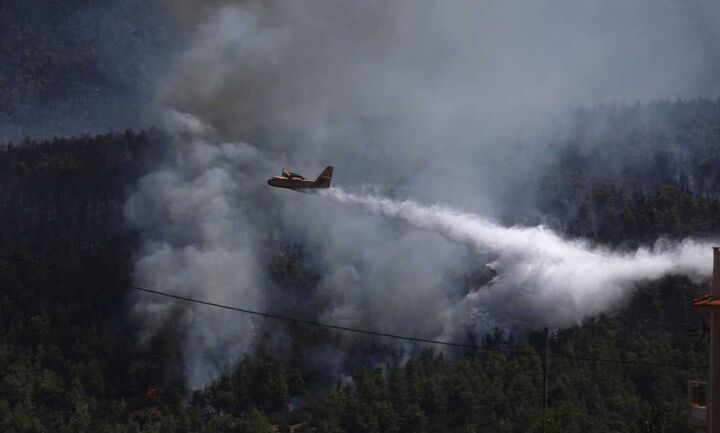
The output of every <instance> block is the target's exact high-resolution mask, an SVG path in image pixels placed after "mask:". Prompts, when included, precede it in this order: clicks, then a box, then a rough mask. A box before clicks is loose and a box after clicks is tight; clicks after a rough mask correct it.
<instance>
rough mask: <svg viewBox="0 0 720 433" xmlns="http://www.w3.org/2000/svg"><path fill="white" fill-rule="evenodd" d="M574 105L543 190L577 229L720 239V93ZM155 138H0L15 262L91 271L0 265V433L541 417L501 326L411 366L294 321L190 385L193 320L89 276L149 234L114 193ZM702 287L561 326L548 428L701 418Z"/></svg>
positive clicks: (523, 348)
mask: <svg viewBox="0 0 720 433" xmlns="http://www.w3.org/2000/svg"><path fill="white" fill-rule="evenodd" d="M578 116H580V117H579V119H580V121H579V122H578V129H577V131H576V133H575V134H571V136H570V137H569V138H568V140H567V142H562V143H558V146H559V147H560V149H562V150H561V152H560V155H561V157H560V158H559V159H558V162H557V167H556V169H555V170H553V171H552V176H548V177H547V178H546V179H545V180H544V182H543V183H542V188H541V193H540V196H539V197H538V202H539V203H544V205H543V206H545V207H544V211H545V213H546V214H548V215H550V216H552V217H553V218H556V220H557V221H559V222H558V226H559V227H561V228H562V229H563V230H565V232H566V233H567V234H568V236H582V237H585V238H588V239H590V240H591V241H592V242H595V243H598V244H607V245H613V246H615V247H618V248H631V247H636V246H638V245H647V244H648V243H653V242H655V240H656V239H658V238H662V237H664V238H669V239H682V238H684V237H687V236H699V237H703V236H717V235H718V234H720V218H719V217H720V195H719V193H720V177H718V171H717V168H716V167H718V162H720V161H718V160H717V159H718V158H720V152H718V150H720V149H719V148H720V141H719V140H720V138H718V137H720V103H719V102H718V101H707V100H692V101H678V102H673V103H671V102H659V103H655V104H650V105H636V106H627V107H597V108H596V109H594V110H590V111H588V112H582V113H579V114H578ZM598 125H600V126H598ZM593 131H595V132H593ZM163 142H164V138H163V137H162V134H159V133H157V132H155V131H144V132H139V133H135V132H132V131H127V132H125V133H120V134H106V135H97V136H81V137H70V138H55V139H48V140H31V139H27V140H25V141H24V142H22V143H17V144H10V143H5V144H3V145H1V146H0V251H1V253H2V255H3V257H7V256H12V257H27V258H31V259H33V260H37V261H40V262H42V263H45V264H49V265H52V266H54V267H58V268H61V269H65V270H69V271H75V272H81V273H84V274H88V273H89V274H92V276H93V277H95V280H94V281H93V280H87V279H82V278H73V277H71V276H68V275H67V274H60V273H57V272H51V271H48V270H44V269H40V268H37V267H34V266H31V265H29V264H27V263H23V262H17V261H9V260H6V259H3V260H0V431H3V432H18V433H19V432H50V431H52V432H90V431H92V432H139V431H148V432H152V431H157V432H271V431H285V432H289V431H293V432H298V433H300V432H311V431H314V432H338V433H339V432H348V433H356V432H358V433H359V432H483V431H488V432H528V431H539V430H540V426H541V422H542V412H541V407H542V405H541V396H542V357H541V356H540V355H541V354H542V351H543V346H544V336H543V335H542V334H541V333H530V334H528V335H513V336H512V337H511V338H507V337H504V336H503V334H501V333H495V334H489V335H487V336H484V337H482V338H480V339H479V340H480V341H481V342H482V343H481V344H482V347H483V348H484V349H487V350H472V349H468V350H466V351H465V352H464V353H460V354H458V353H455V354H454V355H459V356H453V357H446V356H443V355H442V354H440V353H438V352H436V351H433V349H431V348H428V349H426V350H424V351H422V350H418V352H417V353H418V355H417V356H414V357H412V358H410V359H408V360H404V361H403V362H401V360H400V359H397V358H395V357H394V356H393V353H394V351H393V349H392V347H393V343H392V342H390V341H386V340H380V341H377V340H372V339H367V340H362V339H361V340H358V341H357V342H356V345H355V346H354V347H348V344H347V342H344V343H343V340H341V339H339V338H337V336H336V335H335V334H334V333H333V332H329V331H325V330H318V329H314V328H309V327H297V326H290V325H287V328H286V333H287V334H288V335H290V336H291V337H292V340H293V344H292V346H291V347H290V348H288V349H287V353H280V352H279V351H278V350H277V349H276V348H274V347H272V345H271V344H270V345H268V347H259V348H258V349H257V350H256V352H255V353H254V354H253V355H248V356H243V357H242V358H241V359H238V360H237V363H236V364H235V365H234V366H233V367H232V369H231V370H230V371H228V372H227V373H226V374H224V375H223V376H221V377H219V378H218V379H217V380H215V381H214V382H213V383H212V384H210V385H209V386H208V387H206V388H205V389H202V390H196V391H192V390H188V389H187V388H186V386H185V384H184V382H183V379H182V377H183V371H182V369H183V349H182V347H183V345H182V343H183V335H182V331H181V330H179V329H177V327H175V326H172V324H171V323H169V324H168V325H167V326H164V327H161V328H160V329H159V330H158V332H157V333H156V334H155V335H153V336H150V337H149V338H141V334H140V329H139V325H138V324H137V323H136V322H135V321H133V320H132V319H131V314H130V311H129V306H130V301H131V299H132V297H133V296H141V295H138V294H135V293H131V292H129V291H128V290H126V289H123V288H121V287H117V286H112V285H107V284H102V283H99V282H97V280H106V281H114V282H119V283H131V269H132V259H133V252H134V251H135V250H136V248H137V247H138V245H139V239H138V238H137V234H136V233H134V232H133V231H132V229H131V228H128V227H126V226H125V225H124V223H123V218H122V204H123V202H124V199H125V197H126V196H127V193H128V192H129V191H130V190H131V189H132V187H133V185H134V183H135V182H136V180H137V179H138V177H139V176H140V175H141V174H142V173H143V172H144V171H145V166H146V164H147V163H148V162H149V160H152V159H154V158H155V157H156V156H157V155H159V154H160V153H162V148H163ZM596 167H606V168H605V169H604V170H601V171H598V170H597V168H596ZM607 167H611V168H607ZM276 250H277V251H280V253H278V254H277V256H276V257H274V258H273V259H272V260H271V261H270V265H269V266H270V267H271V269H269V273H270V274H271V275H272V278H273V280H274V281H275V282H276V283H277V285H278V286H280V287H282V286H292V287H294V289H292V290H306V291H311V290H312V289H313V287H314V285H315V284H316V283H317V279H318V276H317V275H314V274H313V273H312V271H311V270H308V269H307V268H306V267H305V266H303V254H304V253H303V249H302V246H298V245H284V246H279V248H277V249H276ZM708 254H709V253H708ZM288 282H298V284H294V285H293V284H288ZM298 287H300V289H298ZM288 290H290V289H288ZM705 290H706V284H700V283H694V282H692V281H690V280H688V279H687V278H684V277H666V278H663V279H661V280H659V281H652V282H647V283H644V284H643V285H642V286H641V287H639V289H638V290H637V291H636V294H635V295H634V297H633V299H632V300H630V301H629V302H628V305H627V306H626V307H625V308H624V309H623V310H622V311H620V312H618V313H614V314H611V315H603V316H600V317H597V318H594V319H591V320H588V321H586V322H584V323H582V324H579V325H578V326H575V327H573V328H570V329H566V330H561V331H558V332H556V333H553V334H552V336H551V339H550V350H551V353H552V354H553V355H555V356H554V357H552V358H551V360H550V370H549V388H548V407H549V409H548V414H547V417H548V431H551V432H553V431H557V432H579V431H585V432H638V433H639V432H681V431H689V429H688V427H687V418H686V417H687V407H686V401H687V397H686V392H687V391H686V389H687V388H686V387H687V380H689V379H702V378H703V377H704V375H705V374H706V373H705V370H704V369H702V368H700V369H695V368H692V367H691V366H703V365H705V363H706V362H707V360H706V354H707V334H706V332H705V331H706V330H705V329H704V324H703V322H702V317H703V316H702V315H701V314H699V313H696V312H694V311H691V310H690V308H689V301H690V300H691V299H692V298H693V297H695V296H698V295H700V294H701V293H703V292H704V291H705ZM288 296H289V297H298V296H300V295H299V294H297V293H288ZM190 308H205V307H190ZM282 313H284V314H289V315H294V314H299V312H298V311H292V310H289V311H283V312H282ZM177 314H178V315H182V314H184V312H183V310H182V308H180V309H178V311H177ZM278 326H280V325H278ZM358 346H360V347H358ZM321 348H329V349H328V353H329V352H330V351H331V350H354V351H356V352H358V353H360V354H367V353H376V354H377V353H383V354H385V355H384V356H381V357H378V356H376V357H374V358H373V357H371V356H359V357H354V359H360V360H361V361H359V362H356V363H355V364H353V365H348V366H346V367H347V373H348V374H349V376H348V377H351V379H349V378H348V377H332V378H330V379H329V378H328V376H327V374H323V372H319V371H317V368H314V367H313V362H311V360H310V359H308V357H307V355H306V354H307V353H310V352H312V351H315V352H316V353H322V351H321V350H320V349H321ZM418 349H420V347H418ZM511 351H519V352H523V353H522V354H518V353H513V352H511ZM573 357H584V358H602V359H612V360H623V361H633V362H636V363H635V364H630V363H609V362H598V361H589V360H580V359H575V358H573ZM451 358H452V359H451ZM378 359H382V361H380V362H379V361H378ZM643 362H648V363H665V364H676V365H678V366H677V367H660V366H653V365H643V364H642V363H643Z"/></svg>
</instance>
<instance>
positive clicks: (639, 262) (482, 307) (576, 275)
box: [321, 188, 713, 332]
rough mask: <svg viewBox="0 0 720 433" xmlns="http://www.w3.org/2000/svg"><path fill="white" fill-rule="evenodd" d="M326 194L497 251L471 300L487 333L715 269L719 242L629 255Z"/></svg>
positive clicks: (539, 232)
mask: <svg viewBox="0 0 720 433" xmlns="http://www.w3.org/2000/svg"><path fill="white" fill-rule="evenodd" d="M321 194H322V195H324V196H327V197H332V198H334V199H335V200H337V201H339V202H342V203H350V204H355V205H359V206H362V207H363V208H364V209H366V210H367V211H370V212H373V213H376V214H379V215H382V216H384V217H388V218H394V219H398V220H401V221H403V222H405V223H407V224H408V225H410V226H411V227H414V228H417V229H422V230H430V231H433V232H436V233H438V234H440V235H442V236H443V237H445V238H447V239H449V240H450V241H452V242H458V243H462V244H465V245H467V246H469V247H471V248H472V249H473V250H474V251H475V252H477V253H491V254H493V255H494V256H495V260H494V261H493V262H492V263H491V264H490V266H491V267H493V268H494V269H495V270H497V272H498V275H497V277H496V278H495V280H494V281H493V282H492V284H490V287H488V288H487V289H482V290H479V291H477V292H473V293H471V294H470V295H468V297H467V299H466V300H465V302H466V303H467V304H468V305H469V306H470V307H471V309H472V310H473V312H474V318H473V321H474V323H475V326H476V327H477V330H478V331H481V332H486V331H488V330H489V329H491V328H492V327H493V326H501V327H504V328H507V327H521V328H538V327H541V326H543V325H545V326H551V327H567V326H570V325H573V324H578V323H580V322H581V321H582V320H583V319H585V318H587V317H591V316H595V315H597V314H600V313H602V312H606V311H609V310H611V309H613V308H616V307H618V306H619V305H621V304H623V303H624V302H627V300H628V298H629V297H628V292H629V291H630V290H632V289H633V288H634V287H635V285H636V284H637V283H638V282H642V281H647V280H653V279H658V278H661V277H663V276H665V275H671V274H681V275H688V276H690V277H692V278H707V277H708V276H709V275H710V274H711V272H712V259H711V258H712V255H711V251H712V250H711V248H712V245H713V244H711V243H708V242H704V241H695V240H692V239H686V240H684V241H682V242H680V243H664V242H661V241H658V242H657V243H656V245H655V246H654V247H653V248H651V249H649V248H640V249H638V250H636V251H633V252H626V253H622V252H615V251H612V250H609V249H606V248H601V247H593V246H591V245H590V244H589V243H588V242H586V241H583V240H569V239H564V238H562V237H561V236H560V235H558V234H557V233H555V232H553V231H552V230H549V229H546V228H544V227H509V228H508V227H503V226H500V225H498V224H495V223H493V222H491V221H488V220H486V219H484V218H481V217H479V216H477V215H472V214H466V213H461V212H458V211H455V210H452V209H449V208H446V207H442V206H422V205H420V204H417V203H415V202H412V201H403V202H395V201H393V200H390V199H388V198H380V197H373V196H368V195H355V194H351V193H347V192H345V191H343V190H342V189H339V188H331V189H329V190H327V191H323V192H322V193H321Z"/></svg>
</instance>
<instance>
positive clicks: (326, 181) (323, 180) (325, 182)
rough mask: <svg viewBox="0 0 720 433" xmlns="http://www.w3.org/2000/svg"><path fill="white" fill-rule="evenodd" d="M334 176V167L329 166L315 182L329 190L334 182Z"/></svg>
mask: <svg viewBox="0 0 720 433" xmlns="http://www.w3.org/2000/svg"><path fill="white" fill-rule="evenodd" d="M332 174H333V167H332V166H331V165H328V166H327V167H325V170H323V171H322V173H320V176H318V178H317V179H316V180H315V182H317V183H318V184H319V185H320V186H322V187H324V188H328V187H329V186H330V181H331V180H332Z"/></svg>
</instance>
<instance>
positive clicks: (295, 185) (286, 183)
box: [267, 176, 330, 190]
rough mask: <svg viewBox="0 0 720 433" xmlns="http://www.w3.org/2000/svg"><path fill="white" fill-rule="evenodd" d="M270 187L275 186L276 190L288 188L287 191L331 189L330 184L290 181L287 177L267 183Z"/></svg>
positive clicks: (276, 177)
mask: <svg viewBox="0 0 720 433" xmlns="http://www.w3.org/2000/svg"><path fill="white" fill-rule="evenodd" d="M267 183H268V185H270V186H274V187H275V188H287V189H292V190H296V189H308V188H329V187H330V185H329V184H320V183H319V182H315V181H314V180H307V179H288V178H286V177H281V176H275V177H272V178H270V179H268V181H267Z"/></svg>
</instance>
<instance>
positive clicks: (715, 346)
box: [692, 247, 720, 433]
mask: <svg viewBox="0 0 720 433" xmlns="http://www.w3.org/2000/svg"><path fill="white" fill-rule="evenodd" d="M692 306H693V307H696V308H703V309H707V310H709V311H710V365H709V368H710V383H709V384H708V391H709V392H708V397H709V402H708V403H709V404H707V415H706V417H707V432H708V433H720V247H713V280H712V291H711V292H710V295H705V296H703V297H701V298H698V299H695V300H694V301H693V302H692Z"/></svg>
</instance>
